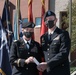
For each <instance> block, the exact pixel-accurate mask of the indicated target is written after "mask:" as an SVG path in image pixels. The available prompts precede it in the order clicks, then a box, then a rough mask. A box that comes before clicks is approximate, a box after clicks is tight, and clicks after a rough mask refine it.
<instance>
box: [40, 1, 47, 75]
mask: <svg viewBox="0 0 76 75" xmlns="http://www.w3.org/2000/svg"><path fill="white" fill-rule="evenodd" d="M41 4H42V10H41V29H40V36H42V35H43V34H45V33H46V32H47V27H46V25H45V22H44V14H45V0H41ZM42 61H44V58H43V57H42ZM39 75H42V72H39Z"/></svg>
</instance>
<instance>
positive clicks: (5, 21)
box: [2, 0, 13, 48]
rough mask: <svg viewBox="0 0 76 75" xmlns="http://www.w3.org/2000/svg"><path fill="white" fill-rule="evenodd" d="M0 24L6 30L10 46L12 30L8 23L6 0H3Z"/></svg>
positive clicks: (8, 15)
mask: <svg viewBox="0 0 76 75" xmlns="http://www.w3.org/2000/svg"><path fill="white" fill-rule="evenodd" d="M2 25H3V27H4V28H5V31H6V32H7V39H8V45H9V48H10V47H11V44H12V40H13V32H12V25H11V23H10V12H9V7H8V0H5V4H4V8H3V13H2Z"/></svg>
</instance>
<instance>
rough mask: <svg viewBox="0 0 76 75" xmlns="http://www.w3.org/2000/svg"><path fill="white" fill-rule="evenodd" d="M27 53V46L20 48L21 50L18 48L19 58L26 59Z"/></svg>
mask: <svg viewBox="0 0 76 75" xmlns="http://www.w3.org/2000/svg"><path fill="white" fill-rule="evenodd" d="M27 52H28V51H27V48H26V47H25V46H19V48H18V56H19V57H22V58H24V57H26V56H27Z"/></svg>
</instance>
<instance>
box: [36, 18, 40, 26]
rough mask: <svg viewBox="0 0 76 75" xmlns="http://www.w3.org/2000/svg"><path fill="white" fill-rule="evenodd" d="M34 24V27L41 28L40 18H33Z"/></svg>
mask: <svg viewBox="0 0 76 75" xmlns="http://www.w3.org/2000/svg"><path fill="white" fill-rule="evenodd" d="M35 23H36V27H40V26H41V18H40V17H37V18H35Z"/></svg>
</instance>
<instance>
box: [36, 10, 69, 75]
mask: <svg viewBox="0 0 76 75" xmlns="http://www.w3.org/2000/svg"><path fill="white" fill-rule="evenodd" d="M44 21H45V24H46V26H47V27H48V32H46V33H45V34H44V35H42V36H41V45H42V50H43V52H44V57H45V62H42V63H40V65H38V66H37V68H38V70H40V71H44V70H46V73H45V75H70V68H69V60H68V55H69V51H70V38H69V34H68V33H67V32H66V31H64V30H61V29H59V28H58V27H57V26H56V22H57V18H56V15H55V13H54V12H52V11H47V12H46V13H45V15H44Z"/></svg>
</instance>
